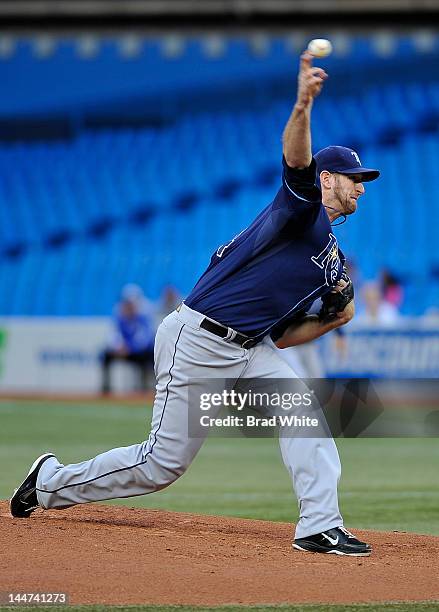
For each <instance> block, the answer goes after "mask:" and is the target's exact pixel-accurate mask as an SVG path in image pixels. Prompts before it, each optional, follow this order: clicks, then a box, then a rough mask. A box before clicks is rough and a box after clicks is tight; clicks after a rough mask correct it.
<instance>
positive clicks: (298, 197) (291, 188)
mask: <svg viewBox="0 0 439 612" xmlns="http://www.w3.org/2000/svg"><path fill="white" fill-rule="evenodd" d="M282 165H283V174H282V182H283V188H284V190H285V192H286V194H287V195H288V196H289V198H290V199H291V200H292V201H294V202H295V203H297V204H298V205H302V206H306V204H307V203H308V206H312V205H313V204H320V202H321V199H322V194H321V191H320V189H319V188H318V187H317V186H316V162H315V160H314V158H313V159H312V162H311V164H310V165H309V166H308V168H302V169H299V168H291V167H290V166H289V165H288V164H287V161H286V159H285V157H283V158H282Z"/></svg>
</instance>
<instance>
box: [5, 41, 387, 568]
mask: <svg viewBox="0 0 439 612" xmlns="http://www.w3.org/2000/svg"><path fill="white" fill-rule="evenodd" d="M326 78H327V74H326V72H325V71H324V70H323V69H321V68H317V67H314V66H313V65H312V56H311V54H310V53H309V52H305V53H303V55H302V57H301V64H300V71H299V77H298V90H297V100H296V103H295V105H294V108H293V111H292V114H291V116H290V118H289V120H288V123H287V125H286V127H285V131H284V135H283V175H282V185H281V187H280V189H279V191H278V192H277V194H276V195H275V197H274V199H273V201H272V202H271V203H270V204H269V205H268V206H267V207H266V208H265V209H264V210H262V211H261V212H260V213H259V215H258V216H257V217H256V219H255V220H254V221H253V223H252V224H251V225H250V226H249V227H247V228H246V229H245V230H243V231H242V232H241V233H240V234H238V235H237V236H235V237H234V238H233V237H231V239H230V241H229V242H227V243H226V244H223V245H221V246H219V247H218V249H217V250H216V251H215V253H213V255H212V258H211V261H210V263H209V266H208V267H207V269H206V271H205V272H204V274H203V275H202V276H201V278H200V279H199V280H198V282H197V284H196V285H195V287H194V288H193V290H192V292H191V293H190V295H189V296H188V297H187V299H186V300H185V302H184V303H183V304H182V305H181V306H180V307H178V308H177V310H175V311H174V312H172V313H171V314H170V315H168V316H167V317H166V318H165V319H164V320H163V322H162V323H161V325H160V327H159V329H158V332H157V336H156V343H155V373H156V378H157V387H156V397H155V402H154V409H153V417H152V428H151V433H150V435H149V437H148V439H147V440H146V441H144V442H143V443H141V444H134V445H132V446H128V447H124V448H116V449H113V450H110V451H108V452H105V453H102V454H101V455H98V456H97V457H95V458H94V459H91V460H88V461H82V462H81V463H75V464H71V465H63V464H62V463H60V461H59V460H58V459H57V458H56V457H55V456H54V455H53V454H51V453H46V454H44V455H42V456H41V457H39V458H38V459H37V460H36V461H35V462H34V464H33V465H32V467H31V469H30V471H29V473H28V476H27V477H26V479H25V480H24V482H23V483H22V484H21V485H20V486H19V487H18V489H17V490H16V491H15V493H14V495H13V497H12V499H11V502H10V510H11V513H12V515H13V516H14V517H27V516H29V515H30V514H31V512H33V511H34V510H35V509H36V508H43V509H48V508H51V509H52V508H57V509H62V508H67V507H69V506H73V505H75V504H84V503H88V502H94V501H99V500H105V499H112V498H119V497H131V496H134V495H144V494H147V493H153V492H155V491H158V490H160V489H163V488H164V487H167V486H168V485H170V484H171V483H172V482H174V481H175V480H176V479H177V478H178V477H179V476H181V475H182V474H183V473H184V472H185V470H186V469H187V468H188V466H189V465H190V463H191V462H192V460H193V459H194V457H195V455H196V454H197V452H198V451H199V449H200V447H201V445H202V443H203V441H204V438H203V436H191V435H189V432H188V412H189V409H190V406H189V403H190V402H189V401H188V397H191V394H190V393H189V391H191V393H193V392H195V393H196V394H197V396H200V395H201V393H203V389H204V387H203V380H209V391H211V390H212V380H213V381H215V379H218V389H220V387H221V384H222V381H224V379H227V380H236V381H238V380H240V379H244V378H250V379H257V380H258V381H261V380H262V381H263V379H291V377H293V376H294V372H293V371H292V369H291V368H290V366H289V365H288V364H287V363H286V362H285V361H284V360H283V359H281V357H280V356H279V354H278V352H277V351H276V348H275V346H274V344H273V340H274V341H275V343H276V345H277V347H279V348H285V347H289V346H296V345H299V344H302V343H305V342H309V341H311V340H313V339H315V338H318V337H319V336H321V335H322V334H325V333H327V332H329V331H330V330H332V329H335V328H337V327H339V326H341V325H344V324H346V323H348V322H349V321H350V320H351V319H352V317H353V315H354V301H353V288H352V283H351V282H350V279H349V278H348V277H347V275H346V273H345V271H344V267H343V264H344V257H343V254H342V253H341V251H340V250H339V248H338V244H337V240H336V237H335V235H334V233H333V230H332V227H331V223H332V222H333V221H335V220H336V219H338V218H340V217H346V216H348V215H351V214H353V213H354V212H355V210H356V208H357V203H358V199H359V198H360V197H361V196H362V195H363V194H364V182H366V181H371V180H374V179H376V178H377V177H378V176H379V172H378V171H377V170H371V169H368V168H364V167H363V166H362V164H361V161H360V158H359V157H358V154H357V153H356V152H355V151H353V150H351V149H348V148H345V147H340V146H331V147H328V148H326V149H323V150H322V151H320V152H319V153H317V154H316V155H315V157H314V158H313V156H312V154H311V129H310V119H311V111H312V107H313V103H314V99H315V98H316V97H317V96H318V95H319V94H320V92H321V89H322V87H323V85H324V82H325V79H326ZM316 179H317V182H316ZM317 184H319V185H320V188H319V187H317ZM319 298H321V299H322V308H321V311H320V313H319V314H318V315H306V312H307V310H308V309H309V308H310V306H311V304H312V303H313V302H314V301H315V300H317V299H319ZM280 447H281V454H282V458H283V461H284V463H285V466H286V468H287V470H288V472H289V474H290V476H291V480H292V484H293V487H294V490H295V493H296V495H297V498H298V500H299V509H300V516H299V521H298V524H297V526H296V533H295V540H294V542H293V546H294V548H295V549H298V550H305V551H312V552H321V553H332V554H337V555H356V556H366V555H369V554H370V552H371V548H370V546H369V545H368V544H365V543H364V542H360V541H359V540H358V539H357V538H356V537H355V536H354V535H352V534H351V533H350V532H349V531H347V530H346V529H345V528H344V527H343V519H342V516H341V514H340V511H339V506H338V498H337V484H338V481H339V477H340V472H341V468H340V460H339V456H338V452H337V448H336V445H335V443H334V440H333V439H332V437H331V436H326V437H315V438H312V437H304V436H281V437H280Z"/></svg>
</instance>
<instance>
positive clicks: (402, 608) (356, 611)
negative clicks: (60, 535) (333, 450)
mask: <svg viewBox="0 0 439 612" xmlns="http://www.w3.org/2000/svg"><path fill="white" fill-rule="evenodd" d="M0 608H1V609H2V610H8V611H9V610H10V611H11V612H13V611H14V612H17V610H18V611H19V612H26V611H27V610H29V609H30V610H32V611H33V612H36V611H38V612H107V611H110V612H125V611H126V612H194V611H196V612H203V611H205V612H272V611H273V610H280V611H281V612H288V611H289V610H291V612H382V611H384V612H388V611H389V610H390V611H393V612H424V611H427V610H428V611H430V612H431V610H439V602H425V603H422V602H420V603H380V604H351V605H328V604H324V605H296V606H294V605H293V606H292V605H277V606H216V607H201V606H200V607H194V606H71V607H70V606H69V607H66V606H64V607H61V606H51V607H47V606H46V607H34V606H31V607H29V606H27V607H5V608H3V607H1V606H0Z"/></svg>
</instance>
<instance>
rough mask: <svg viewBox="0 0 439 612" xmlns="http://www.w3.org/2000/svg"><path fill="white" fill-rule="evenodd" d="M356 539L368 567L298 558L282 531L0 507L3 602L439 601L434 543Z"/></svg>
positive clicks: (390, 536) (111, 510)
mask: <svg viewBox="0 0 439 612" xmlns="http://www.w3.org/2000/svg"><path fill="white" fill-rule="evenodd" d="M355 533H356V534H358V535H359V536H360V537H361V538H364V539H365V540H366V541H367V542H369V543H370V544H371V545H372V546H373V554H372V556H371V557H366V558H361V557H356V558H355V557H354V558H348V557H336V556H334V555H319V554H311V553H305V552H299V551H294V550H293V549H292V547H291V541H292V537H293V526H292V525H291V524H288V523H272V522H268V521H257V520H248V519H236V518H225V517H218V516H201V515H193V514H185V513H175V512H163V511H161V510H144V509H134V508H126V507H121V506H105V505H90V506H81V507H75V508H71V509H68V510H63V511H46V512H43V511H37V512H35V513H34V514H33V515H32V517H30V518H29V519H13V518H11V516H10V515H9V510H8V505H7V502H0V592H6V591H15V592H21V593H23V592H36V591H38V592H43V591H44V592H58V593H59V592H66V593H68V594H69V596H70V603H71V604H108V605H109V604H141V603H150V604H187V605H194V606H196V605H215V604H225V603H238V604H258V603H266V604H268V603H271V604H276V603H323V602H324V603H353V602H374V601H420V600H422V601H426V600H438V599H439V579H438V574H439V569H438V566H439V537H434V536H425V535H416V534H409V533H393V532H392V533H387V532H375V531H367V532H365V531H361V530H355Z"/></svg>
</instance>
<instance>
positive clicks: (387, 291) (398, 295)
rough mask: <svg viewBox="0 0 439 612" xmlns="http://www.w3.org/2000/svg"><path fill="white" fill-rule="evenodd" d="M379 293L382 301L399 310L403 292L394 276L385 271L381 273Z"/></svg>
mask: <svg viewBox="0 0 439 612" xmlns="http://www.w3.org/2000/svg"><path fill="white" fill-rule="evenodd" d="M381 291H382V296H383V299H384V301H385V302H388V303H389V304H392V305H393V306H395V308H397V309H398V310H399V308H400V306H401V304H402V301H403V298H404V292H403V289H402V286H401V283H400V282H399V280H398V279H397V278H396V276H395V275H394V274H392V273H391V272H389V270H386V269H384V270H383V271H382V272H381Z"/></svg>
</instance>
